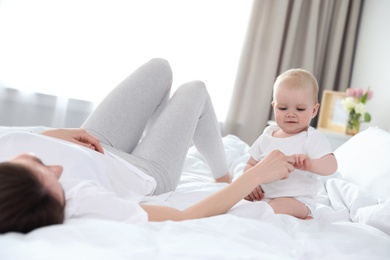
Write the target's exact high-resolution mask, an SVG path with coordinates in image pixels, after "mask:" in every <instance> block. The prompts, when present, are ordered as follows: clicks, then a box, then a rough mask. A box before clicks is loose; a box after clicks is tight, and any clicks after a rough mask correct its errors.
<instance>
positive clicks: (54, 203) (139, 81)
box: [0, 59, 294, 233]
mask: <svg viewBox="0 0 390 260" xmlns="http://www.w3.org/2000/svg"><path fill="white" fill-rule="evenodd" d="M171 83H172V72H171V69H170V66H169V64H168V62H166V61H165V60H162V59H153V60H151V61H149V62H148V63H146V64H144V65H143V66H141V67H140V68H139V69H138V70H136V71H135V72H134V73H133V74H131V75H130V76H129V77H128V78H127V79H125V80H124V81H123V82H122V83H121V84H120V85H119V86H117V87H116V88H115V89H114V90H113V91H112V92H111V93H110V94H109V95H108V96H107V97H106V98H105V99H104V100H103V101H102V102H101V104H99V106H98V107H97V108H96V109H95V111H94V112H93V113H92V114H91V116H90V117H89V118H88V119H87V120H86V122H85V123H84V124H83V125H82V127H81V129H53V130H48V131H45V132H43V133H41V134H34V133H11V134H5V135H3V136H1V137H0V147H1V151H0V158H4V159H5V162H3V163H1V164H0V233H4V232H8V231H18V232H29V231H31V230H33V229H35V228H38V227H41V226H47V225H52V224H59V223H62V222H63V221H64V218H65V219H67V218H79V217H96V218H104V219H111V220H117V221H126V222H131V223H139V222H141V223H142V222H146V221H148V220H149V221H163V220H184V219H193V218H202V217H208V216H214V215H218V214H223V213H225V212H227V211H228V210H229V209H230V208H231V207H232V206H234V205H235V204H236V203H237V202H238V201H239V200H241V199H242V198H244V197H245V196H246V195H248V194H249V193H250V192H251V191H252V190H253V189H254V188H255V187H256V186H258V185H259V184H264V183H269V182H272V181H275V180H279V179H283V178H287V176H288V174H289V172H290V171H292V170H293V168H294V167H293V166H292V164H293V163H294V159H293V158H292V157H286V156H284V155H283V154H282V153H281V152H278V151H275V152H273V153H271V154H270V155H269V156H268V157H267V158H265V159H264V160H262V161H261V163H259V164H258V165H257V166H256V167H253V169H251V170H250V171H248V172H247V173H246V174H245V175H243V176H242V177H240V178H239V179H237V180H236V181H235V182H234V183H232V184H230V185H228V186H227V187H225V188H224V189H222V190H220V191H219V192H217V193H215V194H213V195H211V196H209V197H208V198H206V199H204V200H202V201H201V202H199V203H197V204H195V205H193V206H192V207H190V208H188V209H186V210H183V211H179V210H177V209H174V208H169V207H164V206H156V205H150V204H147V205H146V204H143V203H142V201H143V200H144V198H145V196H149V195H160V194H164V193H166V192H169V191H173V190H174V189H175V188H176V186H177V184H178V181H179V179H180V175H181V171H182V166H183V163H184V160H185V157H186V154H187V151H188V148H189V147H190V146H191V145H192V144H194V145H195V146H196V148H197V149H198V150H199V152H200V153H201V154H202V156H203V157H204V159H205V161H206V162H207V164H208V165H209V167H210V169H211V172H212V173H213V175H214V178H215V180H216V181H217V182H230V181H231V178H230V175H229V172H228V168H227V163H226V158H225V153H224V150H223V145H222V140H221V134H220V129H219V125H218V122H217V119H216V116H215V113H214V109H213V107H212V104H211V100H210V97H209V95H208V93H207V90H206V88H205V86H204V84H203V83H202V82H200V81H193V82H189V83H187V84H184V85H183V86H181V87H180V88H179V89H178V90H177V91H176V92H175V93H174V94H173V96H172V97H171V98H170V88H171ZM31 153H33V154H31ZM4 159H3V160H4Z"/></svg>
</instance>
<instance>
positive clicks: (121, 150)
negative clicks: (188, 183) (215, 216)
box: [82, 59, 228, 195]
mask: <svg viewBox="0 0 390 260" xmlns="http://www.w3.org/2000/svg"><path fill="white" fill-rule="evenodd" d="M171 84H172V71H171V68H170V65H169V63H168V62H167V61H166V60H163V59H153V60H151V61H149V62H147V63H146V64H144V65H142V66H141V67H140V68H139V69H137V70H136V71H135V72H134V73H133V74H131V75H130V76H129V77H128V78H126V79H125V80H124V81H123V82H122V83H121V84H119V85H118V86H117V87H116V88H115V89H113V90H112V92H111V93H110V94H109V95H108V96H107V97H106V98H105V99H104V100H103V101H102V102H101V103H100V104H99V105H98V107H97V108H96V109H95V111H94V112H93V113H92V114H91V116H90V117H89V118H88V119H87V120H86V121H85V122H84V124H83V125H82V128H84V129H86V130H88V131H89V132H90V133H92V134H94V135H95V136H96V137H98V138H99V139H100V141H101V142H102V145H103V146H104V148H105V149H107V150H109V151H111V152H113V153H115V154H116V155H118V156H120V157H121V158H123V159H125V160H126V161H128V162H130V163H131V164H133V165H135V166H136V167H138V168H139V169H141V170H142V171H143V172H145V173H146V174H148V175H150V176H152V177H154V178H155V180H156V182H157V188H156V190H155V192H154V194H155V195H158V194H161V193H165V192H168V191H172V190H175V189H176V186H177V184H178V182H179V179H180V176H181V172H182V167H183V163H184V160H185V157H186V155H187V151H188V148H189V147H190V146H191V145H192V143H193V144H194V145H195V146H196V148H197V149H198V150H199V152H200V153H201V154H202V156H203V158H204V159H205V161H206V162H207V164H208V165H209V167H210V169H211V172H212V173H213V176H214V178H219V177H222V176H224V175H225V174H227V173H228V167H227V163H226V156H225V153H224V150H223V145H222V139H221V138H222V137H221V132H220V129H219V124H218V122H217V118H216V116H215V112H214V109H213V106H212V103H211V100H210V97H209V94H208V92H207V90H206V87H205V85H204V83H203V82H201V81H192V82H189V83H186V84H184V85H182V86H181V87H179V88H178V89H177V91H176V92H175V93H174V94H173V96H172V97H171V98H170V89H171Z"/></svg>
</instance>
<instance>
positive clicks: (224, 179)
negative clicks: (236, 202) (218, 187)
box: [215, 173, 232, 183]
mask: <svg viewBox="0 0 390 260" xmlns="http://www.w3.org/2000/svg"><path fill="white" fill-rule="evenodd" d="M215 182H226V183H231V182H232V177H231V176H230V174H229V173H228V174H226V175H225V176H222V177H219V178H216V179H215Z"/></svg>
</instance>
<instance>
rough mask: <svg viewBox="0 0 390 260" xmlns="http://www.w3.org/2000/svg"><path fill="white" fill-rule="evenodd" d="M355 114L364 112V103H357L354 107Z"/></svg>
mask: <svg viewBox="0 0 390 260" xmlns="http://www.w3.org/2000/svg"><path fill="white" fill-rule="evenodd" d="M354 109H355V112H356V114H361V115H363V114H364V113H365V112H366V105H365V104H363V103H357V104H356V105H355V107H354Z"/></svg>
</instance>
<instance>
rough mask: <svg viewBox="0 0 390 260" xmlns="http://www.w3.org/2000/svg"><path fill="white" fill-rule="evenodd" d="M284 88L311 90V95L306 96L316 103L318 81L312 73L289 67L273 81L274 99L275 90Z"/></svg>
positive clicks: (274, 96)
mask: <svg viewBox="0 0 390 260" xmlns="http://www.w3.org/2000/svg"><path fill="white" fill-rule="evenodd" d="M286 88H287V89H291V90H295V91H302V90H305V89H306V90H311V95H310V96H307V98H312V101H313V103H314V104H316V103H318V82H317V79H316V78H315V77H314V76H313V74H311V73H310V72H308V71H307V70H304V69H290V70H287V71H285V72H283V73H282V74H280V75H279V76H278V77H277V78H276V81H275V83H274V95H273V99H274V101H275V100H276V94H277V92H278V91H283V90H285V89H286Z"/></svg>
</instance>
